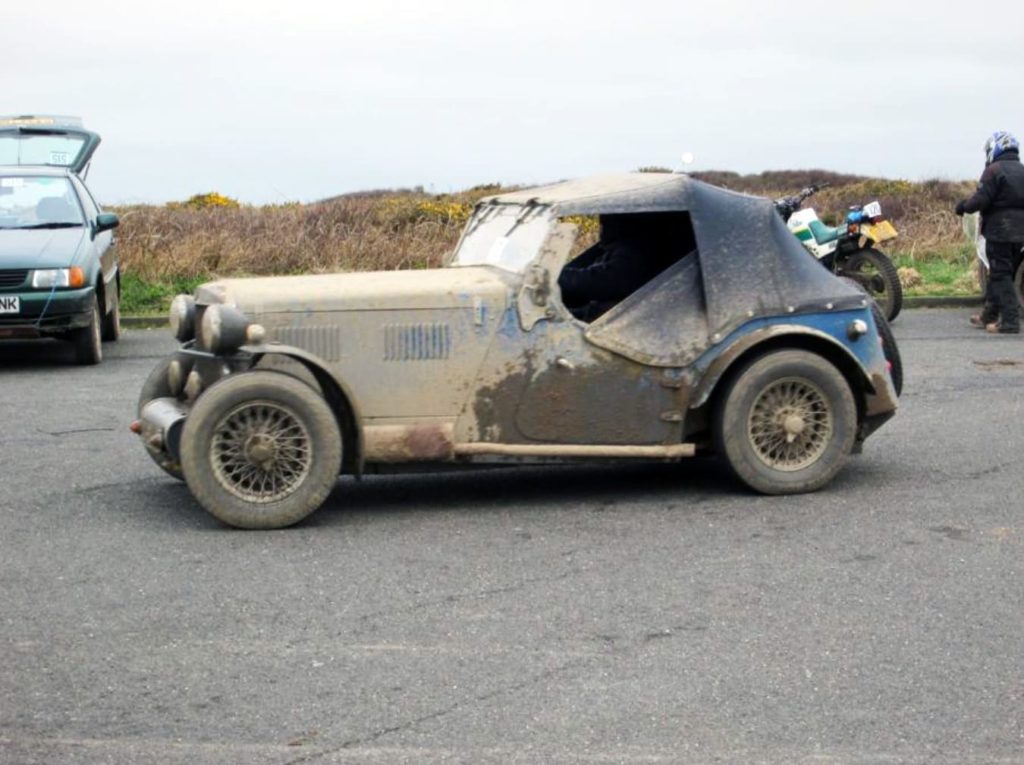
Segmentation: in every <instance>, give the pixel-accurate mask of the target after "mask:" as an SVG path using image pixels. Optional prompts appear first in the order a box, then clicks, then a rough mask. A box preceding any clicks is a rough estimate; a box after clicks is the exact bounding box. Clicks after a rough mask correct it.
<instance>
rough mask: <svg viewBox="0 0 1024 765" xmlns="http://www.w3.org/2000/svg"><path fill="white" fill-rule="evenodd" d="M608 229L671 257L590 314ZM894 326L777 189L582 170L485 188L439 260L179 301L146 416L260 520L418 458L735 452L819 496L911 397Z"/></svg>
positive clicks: (144, 402) (249, 284)
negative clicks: (584, 293) (813, 242)
mask: <svg viewBox="0 0 1024 765" xmlns="http://www.w3.org/2000/svg"><path fill="white" fill-rule="evenodd" d="M595 221H600V223H601V224H602V226H604V225H609V226H610V224H611V223H612V222H613V221H617V222H620V223H622V222H625V223H627V224H631V225H633V229H632V230H633V231H638V230H639V231H641V233H642V231H643V230H644V229H646V228H648V227H650V226H657V227H658V231H659V234H658V236H657V237H653V238H652V237H648V238H647V239H646V240H645V241H646V242H647V245H650V246H652V247H657V248H658V249H659V253H660V254H661V257H662V264H661V265H659V267H658V272H657V274H656V275H654V276H653V277H651V278H650V279H647V280H646V281H645V282H644V283H643V284H642V286H639V287H637V288H636V289H632V288H630V289H629V291H628V294H626V295H625V296H623V297H622V298H621V299H617V300H615V301H612V303H611V304H610V305H605V306H604V307H603V309H602V311H601V312H600V315H596V316H586V317H584V318H580V317H581V316H583V313H582V312H581V311H580V310H579V307H578V306H569V305H567V304H566V302H565V301H564V300H563V299H562V290H561V288H560V284H562V283H564V280H565V270H566V269H572V268H587V267H588V263H587V261H588V258H589V259H591V260H592V259H593V258H594V257H595V255H594V253H595V249H597V250H599V249H600V247H601V244H600V242H599V243H598V244H597V245H595V246H593V247H590V248H588V249H587V250H586V251H584V252H583V253H582V254H579V255H576V253H577V252H578V250H579V249H580V247H579V245H578V243H577V240H578V236H579V231H580V229H581V228H583V229H586V228H588V227H589V228H590V229H593V228H594V226H593V223H594V222H595ZM634 224H640V226H639V228H638V227H637V226H636V225H634ZM629 252H630V253H631V254H632V255H633V256H636V257H646V255H645V253H644V250H643V248H642V247H639V248H637V247H633V248H632V249H630V250H629ZM666 254H667V255H668V256H667V257H666ZM598 255H600V253H598ZM570 262H571V265H567V264H568V263H570ZM581 264H582V265H581ZM876 318H877V315H873V313H872V310H871V305H870V303H869V300H868V299H867V298H866V296H865V295H864V294H862V293H861V292H860V291H858V290H857V289H856V288H854V287H851V286H850V285H849V284H846V283H844V282H842V281H841V280H839V279H836V278H835V277H834V276H833V275H831V274H830V273H828V272H827V271H826V270H824V269H822V268H821V267H820V266H818V264H817V263H815V261H814V260H813V258H811V256H809V255H808V254H807V252H806V251H805V250H804V249H803V248H802V247H801V246H800V244H799V243H798V242H797V241H796V240H795V239H794V238H793V237H792V236H791V235H790V234H789V232H788V231H787V230H786V227H785V225H784V224H783V223H782V221H781V220H780V219H779V218H778V216H777V215H776V214H775V213H774V210H773V208H772V206H771V203H770V202H768V201H767V200H762V199H758V198H754V197H748V196H743V195H739V194H734V193H731V192H727V191H723V190H721V189H718V188H715V187H711V186H708V185H705V184H702V183H699V182H696V181H693V180H691V179H690V178H688V177H687V176H684V175H675V174H672V175H670V174H629V175H623V176H612V177H600V178H592V179H585V180H581V181H570V182H566V183H562V184H557V185H554V186H549V187H543V188H538V189H530V190H526V191H520V192H515V193H511V194H505V195H501V196H497V197H492V198H488V199H485V200H483V201H481V202H480V203H479V204H478V206H477V208H476V210H475V212H474V214H473V216H472V218H471V219H470V221H469V222H468V224H467V226H466V229H465V231H464V232H463V235H462V238H461V240H460V242H459V245H458V247H457V248H456V250H455V252H454V254H453V255H452V257H451V258H450V261H449V263H448V265H447V267H445V268H441V269H433V270H417V271H396V272H375V273H347V274H336V275H311V276H290V277H270V278H247V279H225V280H222V281H217V282H212V283H209V284H206V285H203V286H201V287H200V288H199V289H198V290H197V292H196V294H195V296H194V298H192V297H185V296H179V298H177V299H176V300H175V304H174V306H173V307H172V326H173V327H174V328H175V332H176V334H177V336H178V338H179V340H181V341H182V342H183V345H182V347H181V348H180V350H178V351H177V352H176V353H175V354H174V355H173V357H172V358H170V359H167V360H165V361H164V362H162V363H161V364H160V365H159V366H158V367H157V368H156V369H155V370H154V371H153V373H152V375H151V376H150V378H149V380H148V381H147V382H146V385H145V386H144V389H143V391H142V394H141V397H140V402H139V412H140V416H139V421H138V423H137V425H136V427H135V429H136V430H137V431H138V432H139V433H140V435H141V436H142V438H143V441H144V443H145V446H146V448H147V450H148V451H149V453H150V455H151V456H152V457H153V458H154V460H155V461H156V462H157V463H158V464H159V465H161V467H163V468H164V469H165V470H166V471H167V472H169V473H170V474H172V475H174V476H176V477H179V478H184V479H185V480H186V481H187V482H188V484H189V487H190V489H191V490H192V492H193V494H194V495H195V496H196V498H197V499H198V500H199V502H200V503H201V504H202V505H203V506H204V507H205V508H206V509H207V510H209V511H210V512H212V513H213V514H214V515H216V516H217V517H219V518H220V519H222V520H224V521H225V522H227V523H229V524H232V525H236V526H243V527H251V528H266V527H276V526H282V525H288V524H290V523H294V522H296V521H297V520H299V519H301V518H302V517H304V516H305V515H307V514H308V513H309V512H312V510H314V509H316V507H317V506H319V504H320V503H321V502H322V501H323V499H324V498H325V497H326V495H327V494H328V493H329V492H330V491H331V489H332V488H333V485H334V482H335V479H336V477H337V475H338V474H339V472H345V473H353V474H356V475H360V474H363V473H366V472H373V471H380V470H396V469H402V468H403V467H412V466H416V468H417V469H422V468H423V467H424V466H438V467H442V466H446V467H452V466H455V467H459V466H463V467H469V466H473V465H487V464H495V463H509V462H513V463H527V462H529V463H536V462H557V461H570V460H586V459H600V460H613V459H655V460H677V459H682V458H686V457H691V456H693V455H695V454H697V453H699V452H704V451H707V452H714V451H718V452H719V453H721V454H722V455H723V456H725V457H726V459H727V461H728V462H729V464H730V465H731V466H732V467H733V469H734V470H735V472H736V473H737V475H738V476H739V477H740V478H741V479H742V480H744V481H745V482H746V483H747V484H748V485H750V486H752V487H753V488H755V489H757V490H759V491H762V492H769V493H790V492H800V491H810V490H814V489H817V488H820V487H821V486H823V485H824V484H825V483H827V482H828V481H829V480H830V479H831V478H832V476H833V475H834V474H835V472H836V471H838V469H839V467H840V466H841V464H842V462H843V460H844V459H845V457H846V456H847V455H848V454H849V453H851V452H854V451H858V450H859V448H860V445H861V443H862V442H863V441H864V439H865V438H867V436H868V435H869V434H870V433H871V432H873V431H874V430H875V429H876V428H877V427H878V426H879V425H880V424H881V423H883V422H884V421H885V420H886V419H888V418H889V417H891V416H892V414H893V412H894V411H895V408H896V396H897V393H896V391H895V389H894V384H893V380H892V377H891V375H890V371H889V370H890V368H891V362H892V360H893V359H892V358H890V359H889V360H888V361H887V358H886V352H885V350H884V349H883V347H882V343H881V342H880V336H879V334H878V330H879V328H880V325H878V324H876ZM888 352H889V355H890V356H892V355H893V354H895V353H897V351H896V349H895V346H894V344H891V343H890V346H889V347H888Z"/></svg>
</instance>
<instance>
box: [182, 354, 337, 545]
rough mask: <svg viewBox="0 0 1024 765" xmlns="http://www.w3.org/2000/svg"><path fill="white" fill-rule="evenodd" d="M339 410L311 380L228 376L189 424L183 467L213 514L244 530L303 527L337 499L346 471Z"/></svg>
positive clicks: (196, 494)
mask: <svg viewBox="0 0 1024 765" xmlns="http://www.w3.org/2000/svg"><path fill="white" fill-rule="evenodd" d="M341 447H342V443H341V433H340V431H339V429H338V423H337V420H336V419H335V417H334V413H333V412H332V411H331V408H330V407H329V406H328V405H327V402H326V401H324V399H323V397H322V396H320V395H319V394H318V393H317V392H316V391H314V390H313V389H312V388H310V387H309V386H308V385H306V384H305V383H303V382H300V381H299V380H296V379H294V378H292V377H289V376H288V375H284V374H279V373H276V372H267V371H255V372H243V373H241V374H237V375H232V376H230V377H226V378H224V379H223V380H221V381H220V382H218V383H216V384H215V385H213V387H211V388H210V389H209V390H208V391H206V392H205V393H203V394H202V395H201V396H200V397H199V399H198V400H197V401H196V404H195V406H194V407H193V408H192V411H191V412H190V413H189V416H188V419H187V420H186V421H185V428H184V430H183V432H182V439H181V467H182V470H183V472H184V473H185V481H186V482H187V483H188V487H189V489H190V490H191V491H192V494H193V496H194V497H195V498H196V500H198V502H199V504H200V505H202V506H203V507H204V508H205V509H206V510H207V511H208V512H209V513H211V514H212V515H214V516H215V517H217V518H218V519H220V520H221V521H223V522H224V523H227V524H228V525H231V526H237V527H238V528H243V529H277V528H282V527H284V526H291V525H292V524H293V523H298V522H299V521H301V520H302V519H303V518H305V517H306V516H307V515H309V514H310V513H312V512H313V511H314V510H316V509H317V508H318V507H320V505H321V504H322V503H323V501H324V500H325V499H326V498H327V495H328V494H330V492H331V489H332V488H333V487H334V484H335V481H336V480H337V477H338V473H339V471H340V469H341Z"/></svg>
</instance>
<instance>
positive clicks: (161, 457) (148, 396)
mask: <svg viewBox="0 0 1024 765" xmlns="http://www.w3.org/2000/svg"><path fill="white" fill-rule="evenodd" d="M170 365H171V360H170V359H164V360H163V361H161V362H160V363H159V364H157V365H156V367H155V368H154V369H153V371H152V372H150V373H149V377H147V378H146V382H144V383H143V384H142V391H141V392H140V393H139V403H138V407H137V409H136V411H137V416H138V417H140V418H141V417H142V409H143V407H145V406H146V404H148V403H149V402H150V401H152V400H153V399H155V398H167V397H169V396H172V395H173V394H172V393H171V386H170V383H168V381H167V368H168V367H169V366H170ZM146 454H148V455H149V456H150V458H151V459H152V460H153V462H155V463H156V464H157V466H159V468H160V469H161V470H163V471H164V472H165V473H167V475H169V476H171V477H172V478H177V479H178V480H179V481H184V480H185V475H184V474H183V473H182V472H181V464H180V463H178V462H176V461H175V460H173V459H171V457H170V456H169V455H168V454H166V453H165V452H163V451H160V452H153V451H151V450H150V448H149V447H146Z"/></svg>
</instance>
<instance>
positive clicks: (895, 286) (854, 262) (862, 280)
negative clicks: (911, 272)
mask: <svg viewBox="0 0 1024 765" xmlns="http://www.w3.org/2000/svg"><path fill="white" fill-rule="evenodd" d="M838 273H839V275H840V276H847V277H849V278H851V279H853V280H854V281H856V282H857V283H858V284H859V285H860V286H861V287H863V288H864V289H865V290H867V293H868V294H869V295H871V297H873V298H874V299H875V302H877V303H878V305H879V306H880V307H881V309H882V313H883V314H884V315H885V318H886V319H888V320H889V321H892V320H893V319H895V318H896V317H897V316H898V315H899V313H900V311H901V310H902V309H903V285H902V284H900V276H899V274H898V273H897V271H896V266H894V265H893V263H892V261H891V260H889V257H888V256H887V255H886V254H885V253H884V252H880V251H879V250H876V249H874V248H872V247H867V248H865V249H862V250H857V251H856V252H853V253H851V254H849V255H847V256H846V258H844V259H843V260H842V262H841V264H840V266H839V269H838Z"/></svg>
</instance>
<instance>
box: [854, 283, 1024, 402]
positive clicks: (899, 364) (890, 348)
mask: <svg viewBox="0 0 1024 765" xmlns="http://www.w3.org/2000/svg"><path fill="white" fill-rule="evenodd" d="M1021 271H1022V272H1024V268H1021ZM839 278H840V279H842V280H843V281H844V282H846V283H847V284H849V285H851V286H852V287H854V288H855V289H858V290H860V291H861V292H864V293H865V294H867V291H866V290H865V289H864V287H862V286H861V284H860V282H858V281H856V280H854V279H851V278H850V277H849V276H841V277H839ZM868 297H869V298H870V299H871V316H872V317H874V320H875V326H876V327H878V337H879V338H881V340H882V355H883V356H885V360H886V361H888V362H889V376H890V377H891V378H892V387H893V389H894V390H895V391H896V395H897V396H902V395H903V357H902V356H900V349H899V346H898V345H896V337H895V336H894V335H893V334H892V328H891V327H890V326H889V322H888V321H887V320H886V318H885V315H884V314H883V313H882V309H881V308H880V307H879V305H878V303H876V302H875V299H874V298H872V297H871V295H868Z"/></svg>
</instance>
